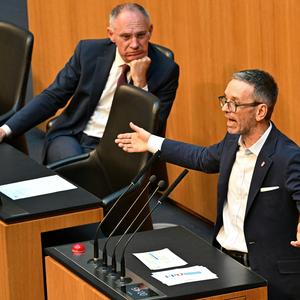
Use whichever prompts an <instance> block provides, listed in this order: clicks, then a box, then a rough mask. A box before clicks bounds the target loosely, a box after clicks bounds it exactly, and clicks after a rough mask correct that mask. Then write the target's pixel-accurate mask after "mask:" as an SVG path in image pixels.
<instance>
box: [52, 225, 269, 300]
mask: <svg viewBox="0 0 300 300" xmlns="http://www.w3.org/2000/svg"><path fill="white" fill-rule="evenodd" d="M117 240H118V237H114V238H113V239H112V240H111V241H110V242H109V243H108V253H109V254H111V253H112V249H113V247H114V245H115V243H116V241H117ZM100 242H102V243H103V240H100ZM85 245H86V249H87V250H86V253H84V254H82V255H73V254H72V252H71V247H72V245H62V246H58V247H52V248H48V249H47V250H46V253H47V254H48V255H50V256H51V257H52V258H54V259H56V260H58V261H59V262H60V263H61V264H63V265H64V266H66V267H67V268H68V269H69V270H71V271H73V272H74V273H75V274H77V275H78V276H79V277H81V278H82V279H84V280H86V281H87V282H89V283H90V284H91V285H92V286H94V287H95V288H96V289H98V290H99V291H101V292H102V293H105V294H106V295H108V296H109V297H112V298H113V299H132V298H130V297H129V296H126V295H125V294H124V293H122V291H121V290H120V289H119V288H118V287H113V284H108V283H107V279H106V278H104V279H103V274H100V273H99V269H98V268H97V267H96V266H95V265H94V264H92V265H94V266H91V263H88V261H89V259H90V258H92V255H93V254H92V253H93V246H92V243H91V242H90V241H89V242H85ZM163 248H169V249H170V250H171V251H172V252H174V253H175V254H177V255H178V256H179V257H181V258H182V259H184V260H185V261H186V262H188V265H186V266H185V267H189V266H194V265H202V266H205V267H207V268H208V269H209V270H210V271H212V272H213V273H215V274H217V276H218V279H212V280H205V281H200V282H193V283H186V284H180V285H176V286H172V287H169V286H166V285H164V284H162V283H161V282H159V281H157V280H156V279H154V278H153V277H151V271H150V270H149V269H148V268H147V267H146V266H145V265H144V264H143V263H141V262H140V261H139V260H138V259H137V258H136V257H135V256H133V255H132V253H133V252H134V253H137V252H145V251H153V250H159V249H163ZM117 249H118V250H120V251H117V260H118V259H119V255H120V253H121V252H122V243H120V245H119V247H118V248H117ZM126 266H127V274H129V275H130V276H131V275H132V274H133V276H134V277H132V278H133V279H134V281H133V283H144V284H145V285H146V286H149V287H150V288H153V287H154V290H155V291H159V296H157V297H149V298H147V299H174V300H175V299H196V298H202V297H208V296H212V295H218V294H224V293H230V292H237V291H241V290H245V289H252V288H257V287H262V286H266V282H265V280H264V279H263V278H261V277H260V276H258V275H257V274H255V273H254V272H251V271H249V270H248V269H247V268H245V267H244V266H242V265H241V264H239V263H237V262H236V261H235V260H233V259H232V258H231V257H229V256H227V255H225V254H224V253H222V252H221V251H219V250H218V249H216V248H214V247H212V246H211V245H210V244H208V243H207V242H206V241H204V240H203V239H201V238H199V237H198V236H196V235H195V234H193V233H192V232H190V231H188V230H187V229H185V228H183V227H179V226H178V227H170V228H165V229H160V230H153V231H145V232H139V233H137V234H136V236H135V237H134V238H133V240H132V242H131V243H130V244H129V245H128V247H127V249H126ZM136 280H138V281H136Z"/></svg>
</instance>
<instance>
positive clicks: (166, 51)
mask: <svg viewBox="0 0 300 300" xmlns="http://www.w3.org/2000/svg"><path fill="white" fill-rule="evenodd" d="M152 45H153V46H154V47H156V48H157V49H158V50H159V51H161V52H162V53H163V54H164V55H165V56H167V57H169V58H170V59H172V60H174V52H173V51H172V50H171V49H169V48H167V47H165V46H162V45H158V44H152Z"/></svg>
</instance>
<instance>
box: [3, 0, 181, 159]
mask: <svg viewBox="0 0 300 300" xmlns="http://www.w3.org/2000/svg"><path fill="white" fill-rule="evenodd" d="M152 29H153V26H152V24H151V21H150V17H149V15H148V13H147V12H146V11H145V9H144V8H143V7H142V6H140V5H138V4H134V3H126V4H121V5H118V6H116V7H115V8H114V9H113V10H112V12H111V14H110V17H109V27H108V29H107V32H108V36H109V38H108V39H99V40H83V41H80V42H79V44H78V45H77V47H76V50H75V52H74V54H73V56H72V57H71V58H70V60H69V61H68V62H67V63H66V65H65V66H64V68H63V69H62V70H61V71H60V72H59V73H58V75H57V76H56V78H55V80H54V82H53V83H52V84H51V85H50V86H49V87H48V88H47V89H45V90H44V91H43V92H42V93H41V94H40V95H37V96H36V97H34V98H33V99H32V101H30V102H29V103H28V104H27V105H26V106H25V107H24V108H23V109H21V110H20V111H19V112H18V113H16V114H15V115H14V116H13V117H12V118H11V119H9V120H8V121H7V122H6V124H5V125H3V126H2V127H0V141H2V139H3V138H5V137H8V136H11V137H13V136H16V135H20V134H22V133H24V132H26V131H27V130H29V129H31V128H33V127H34V126H36V125H38V124H39V123H41V122H43V121H45V120H47V119H48V118H50V117H52V116H54V115H55V113H56V112H57V110H58V109H59V108H62V107H64V106H65V105H66V104H67V103H68V101H69V99H70V98H71V97H72V100H71V102H70V103H69V105H68V106H67V108H66V109H65V110H64V112H63V113H62V114H61V115H60V116H59V117H58V119H57V120H56V122H55V124H54V125H53V127H51V129H50V130H49V132H48V133H47V135H46V139H45V145H44V149H43V157H42V160H43V162H44V163H46V164H47V163H52V162H54V161H57V160H60V159H63V158H66V157H70V156H74V155H78V154H82V153H84V152H89V151H91V150H92V149H94V148H95V147H96V145H97V144H98V143H99V141H100V140H101V137H102V135H103V132H104V130H105V125H106V123H107V120H108V116H109V112H110V108H111V104H112V100H113V96H114V93H115V90H116V88H117V83H118V80H119V78H120V76H122V74H123V73H122V70H123V68H124V65H128V66H129V67H130V70H129V71H128V73H127V74H125V80H126V79H127V80H128V82H130V83H132V84H133V85H135V86H137V87H140V88H143V89H145V90H147V91H149V92H151V93H153V94H154V95H156V96H157V97H158V98H159V99H160V101H161V102H160V112H159V124H158V129H157V132H156V133H158V134H160V133H161V132H162V131H163V129H164V127H165V126H166V120H167V118H168V115H169V113H170V110H171V107H172V104H173V101H174V99H175V95H176V90H177V87H178V77H179V67H178V65H177V64H176V63H174V62H173V61H172V60H171V59H168V58H167V57H166V56H165V55H164V54H163V53H162V52H160V51H159V50H158V49H157V48H155V47H154V46H153V45H151V43H149V40H150V37H151V34H152Z"/></svg>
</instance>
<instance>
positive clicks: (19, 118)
mask: <svg viewBox="0 0 300 300" xmlns="http://www.w3.org/2000/svg"><path fill="white" fill-rule="evenodd" d="M80 50H81V42H80V43H79V44H78V45H77V47H76V50H75V52H74V54H73V56H72V57H71V58H70V59H69V61H68V62H67V63H66V65H65V66H64V68H63V69H62V70H61V71H60V72H59V73H58V74H57V76H56V78H55V80H54V81H53V83H52V84H51V85H50V86H49V87H48V88H47V89H45V90H44V91H43V92H41V93H40V94H39V95H37V96H35V97H34V98H33V99H32V100H31V101H30V102H29V103H28V104H27V105H25V106H24V107H23V108H22V109H21V110H20V111H18V112H17V113H16V114H15V115H14V116H13V117H12V118H10V119H9V120H8V121H7V123H6V124H7V125H8V126H9V128H10V129H11V130H12V135H19V134H23V133H24V132H26V131H27V130H29V129H31V128H33V127H34V126H36V125H38V124H39V123H41V122H43V121H45V120H47V119H48V118H50V117H52V116H53V115H54V114H55V113H56V112H57V110H58V109H60V108H62V107H64V106H65V105H66V104H67V103H68V100H69V99H70V98H71V96H72V95H73V94H74V92H75V90H76V87H77V84H78V81H79V77H80V71H81V68H80Z"/></svg>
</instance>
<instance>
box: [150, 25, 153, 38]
mask: <svg viewBox="0 0 300 300" xmlns="http://www.w3.org/2000/svg"><path fill="white" fill-rule="evenodd" d="M152 32H153V25H152V24H151V25H150V27H149V33H150V37H149V38H151V36H152Z"/></svg>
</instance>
